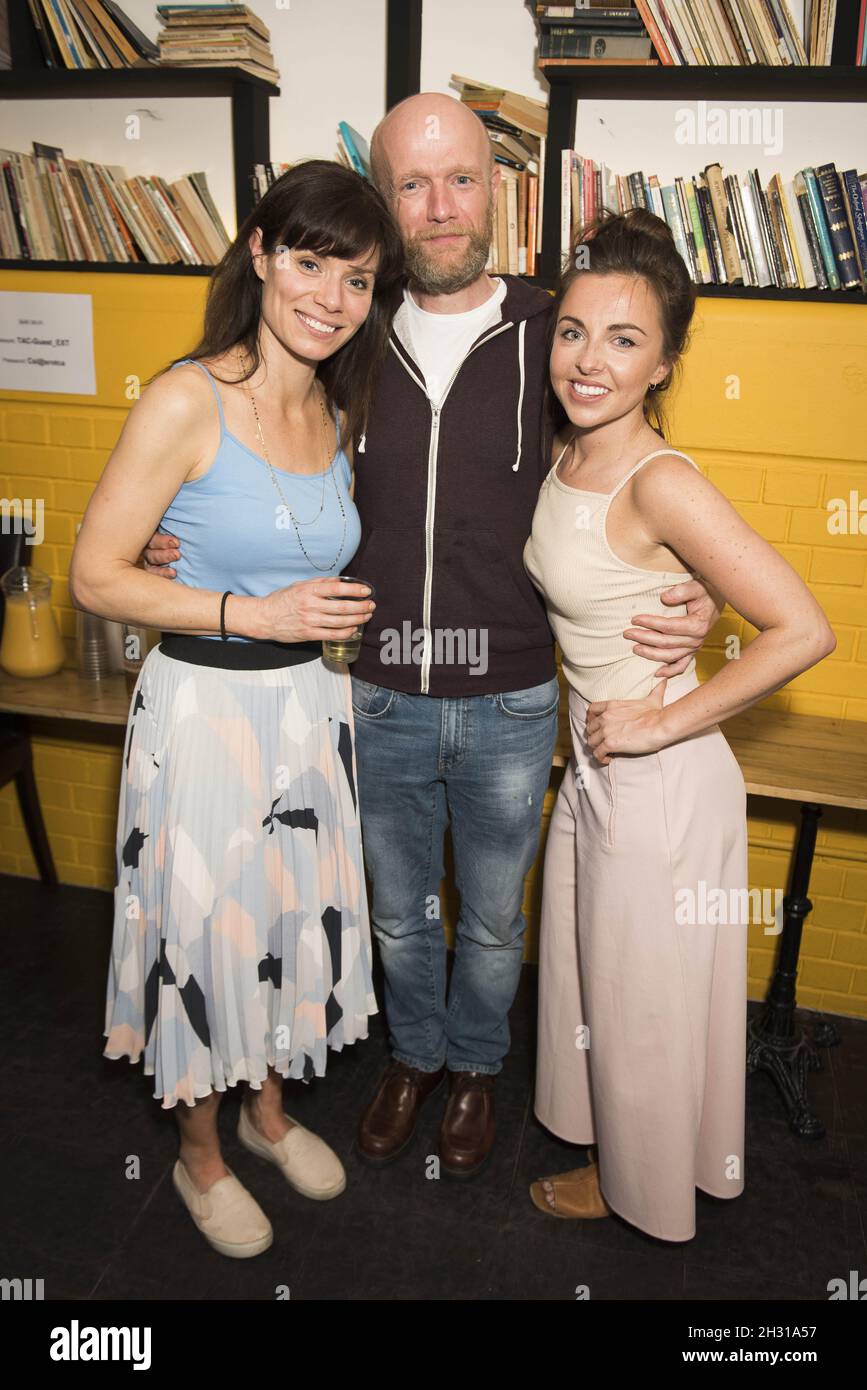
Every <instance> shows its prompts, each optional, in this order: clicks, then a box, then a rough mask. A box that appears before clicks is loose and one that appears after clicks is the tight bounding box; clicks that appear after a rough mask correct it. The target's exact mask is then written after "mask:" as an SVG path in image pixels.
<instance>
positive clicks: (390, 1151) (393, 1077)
mask: <svg viewBox="0 0 867 1390" xmlns="http://www.w3.org/2000/svg"><path fill="white" fill-rule="evenodd" d="M445 1074H446V1069H445V1067H440V1068H439V1070H438V1071H419V1070H418V1068H417V1067H408V1066H406V1064H405V1063H404V1062H396V1061H393V1062H391V1063H390V1064H389V1065H388V1067H387V1068H386V1070H385V1072H384V1074H383V1076H382V1079H381V1080H380V1083H379V1089H378V1090H377V1092H376V1095H375V1096H374V1097H373V1100H372V1101H371V1102H370V1104H369V1105H368V1107H367V1109H366V1110H365V1112H364V1114H363V1115H362V1117H361V1121H360V1123H359V1126H358V1151H359V1154H360V1155H361V1157H362V1158H363V1159H364V1160H365V1162H366V1163H370V1164H373V1165H374V1166H375V1167H380V1166H382V1165H383V1164H385V1163H391V1162H392V1161H393V1160H394V1159H395V1158H398V1157H399V1156H400V1155H401V1154H402V1153H403V1151H404V1149H406V1148H407V1147H408V1145H409V1144H410V1142H411V1140H412V1137H413V1135H414V1134H415V1127H416V1121H417V1120H418V1112H419V1110H420V1109H421V1107H422V1105H423V1104H424V1102H425V1101H426V1100H427V1098H428V1096H430V1095H433V1093H434V1091H436V1090H438V1089H439V1087H440V1085H441V1084H442V1082H443V1079H444V1077H445Z"/></svg>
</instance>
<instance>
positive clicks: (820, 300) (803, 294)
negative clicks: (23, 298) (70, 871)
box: [0, 263, 867, 305]
mask: <svg viewBox="0 0 867 1390" xmlns="http://www.w3.org/2000/svg"><path fill="white" fill-rule="evenodd" d="M0 264H2V263H0ZM522 278H523V279H524V280H526V281H527V282H528V284H531V285H538V286H539V288H540V289H543V290H553V289H555V288H556V280H554V279H553V278H551V277H549V276H546V275H524V276H523V277H522ZM695 292H696V294H697V295H698V297H699V298H700V299H792V300H800V301H802V302H804V303H807V304H861V305H864V304H867V294H865V293H864V291H863V290H819V289H810V290H791V289H780V288H778V287H777V286H776V285H767V286H765V287H762V286H760V285H696V287H695Z"/></svg>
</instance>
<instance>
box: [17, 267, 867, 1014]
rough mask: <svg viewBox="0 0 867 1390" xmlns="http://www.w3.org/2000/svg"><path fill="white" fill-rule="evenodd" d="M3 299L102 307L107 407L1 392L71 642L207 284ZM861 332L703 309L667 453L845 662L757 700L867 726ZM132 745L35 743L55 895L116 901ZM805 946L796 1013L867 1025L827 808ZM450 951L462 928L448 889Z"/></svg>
mask: <svg viewBox="0 0 867 1390" xmlns="http://www.w3.org/2000/svg"><path fill="white" fill-rule="evenodd" d="M0 289H16V290H26V289H32V290H43V291H44V290H56V291H65V292H72V293H87V294H92V295H93V302H94V331H95V349H96V368H97V383H98V387H99V392H98V395H97V396H96V397H95V398H94V399H93V400H90V399H87V400H85V399H83V398H82V397H63V396H42V395H35V394H21V395H12V394H11V393H9V392H2V393H0V494H2V495H3V496H5V497H8V498H11V497H26V496H33V497H43V498H44V499H45V508H46V534H45V544H44V545H43V546H41V547H40V548H39V549H38V551H37V552H36V554H35V555H34V560H35V563H37V564H39V565H41V566H42V568H43V569H46V570H47V571H48V572H49V573H50V574H51V575H52V576H53V578H54V598H55V601H56V611H57V614H58V619H59V622H60V626H61V629H62V631H63V632H64V633H65V634H67V635H72V633H73V632H74V630H75V615H74V612H73V610H72V609H71V607H70V605H69V598H68V593H67V590H66V575H67V572H68V566H69V557H70V554H71V548H72V542H73V537H74V526H75V522H76V521H77V520H79V519H80V517H81V515H82V512H83V510H84V507H85V505H86V502H87V499H88V497H89V496H90V492H91V490H92V487H93V484H94V482H95V481H96V479H97V478H98V477H99V474H100V471H101V469H102V467H103V465H104V463H105V460H106V459H107V457H108V454H109V451H110V449H111V447H112V445H113V443H114V441H115V439H116V438H117V435H118V433H119V430H120V427H121V424H122V422H123V419H124V415H125V412H126V411H127V409H128V408H129V405H130V402H129V400H128V399H127V398H126V395H125V391H126V389H127V383H128V379H129V378H130V377H138V378H139V379H140V380H141V381H142V382H144V381H146V380H147V378H148V376H150V375H151V374H152V373H153V372H154V371H156V370H158V369H159V368H160V367H161V366H162V365H163V364H164V363H165V362H166V361H168V360H170V359H171V358H172V357H175V356H178V355H180V354H181V353H182V352H183V351H184V350H186V349H188V348H189V347H190V346H191V345H192V343H193V341H194V338H195V336H196V332H197V329H198V326H199V323H200V317H201V310H202V306H203V303H204V297H205V291H206V282H205V281H204V280H201V279H195V278H189V279H187V278H178V279H176V278H173V277H169V276H146V277H145V276H142V277H138V276H133V275H121V274H119V275H103V274H70V273H63V272H38V273H37V272H27V271H4V272H2V273H0ZM865 421H867V316H865V312H864V310H863V308H859V307H856V306H854V305H848V304H839V305H837V304H799V303H785V302H773V301H758V302H749V301H746V300H700V301H699V309H698V312H697V314H696V321H695V330H694V334H693V345H692V348H691V350H690V354H689V356H688V358H687V366H686V373H685V384H684V385H683V386H682V387H681V388H680V390H679V392H678V394H677V397H676V399H675V400H674V402H673V405H672V408H671V428H670V431H669V434H670V438H671V439H672V441H673V443H674V444H675V445H676V447H678V448H680V449H683V450H685V451H687V452H688V453H690V454H692V455H693V457H695V459H696V461H697V462H698V463H699V464H700V465H701V466H702V468H703V469H704V471H705V472H706V473H707V474H708V476H709V477H710V478H711V479H712V480H713V481H714V482H715V483H716V484H717V486H719V487H720V488H721V489H722V490H723V491H724V492H725V493H726V494H727V496H728V497H730V498H731V500H732V502H733V503H734V504H735V506H736V507H737V508H738V510H739V511H740V512H741V513H742V515H743V516H745V517H746V518H747V520H749V521H750V523H751V524H752V525H753V526H755V527H756V529H757V530H759V531H760V532H761V534H762V535H764V536H765V537H766V538H767V539H768V540H770V541H771V542H772V543H773V544H774V545H776V546H778V548H779V549H780V550H781V552H782V553H783V554H784V555H785V556H786V558H787V559H788V560H789V562H790V563H791V564H792V565H793V566H794V567H795V568H796V569H797V570H798V572H799V573H800V574H801V575H802V576H803V577H804V578H805V579H806V580H807V582H808V583H809V584H810V587H811V589H812V590H813V592H814V593H815V594H816V596H817V598H818V599H819V601H820V603H821V604H822V605H823V607H824V609H825V611H826V612H827V614H828V616H829V618H830V620H831V623H832V625H833V627H834V630H835V632H836V635H837V643H838V645H837V650H836V651H835V652H834V654H833V656H831V657H830V658H829V659H828V660H827V661H825V662H823V663H822V664H821V665H820V666H819V667H818V668H816V669H814V670H812V671H808V672H806V673H805V674H804V675H803V676H800V677H798V678H797V679H796V680H795V681H793V682H792V683H791V685H790V686H788V687H787V688H786V689H785V690H783V691H780V692H778V693H777V694H776V695H774V696H772V697H771V698H770V699H769V700H767V701H766V702H765V704H766V706H767V707H768V708H777V709H789V710H793V711H795V712H797V713H804V714H825V715H835V716H840V717H843V718H849V719H862V720H863V719H867V534H861V533H860V532H859V531H857V530H855V531H854V532H852V533H850V534H842V535H833V534H831V533H830V531H829V529H828V516H829V513H828V502H829V501H830V500H831V499H833V498H844V499H847V500H848V499H849V496H850V493H852V492H854V493H855V494H856V499H857V500H860V499H863V500H864V506H865V510H864V512H863V513H862V514H861V515H862V516H863V522H862V524H863V527H864V530H865V532H867V445H865ZM732 635H736V636H738V637H739V638H741V639H742V640H747V639H748V638H749V636H751V635H752V630H751V629H750V628H749V625H748V624H746V623H745V622H744V621H743V620H742V619H740V618H738V617H737V615H736V614H733V613H731V612H727V613H726V614H724V615H723V618H722V619H721V621H720V623H719V626H718V629H717V631H716V632H715V633H714V634H713V638H712V640H711V641H710V642H709V644H708V646H707V648H706V650H705V652H704V653H703V656H702V660H701V664H700V668H699V670H700V674H701V675H702V676H703V677H705V678H706V677H708V676H710V675H711V674H712V672H713V671H714V670H715V669H716V668H717V667H718V665H719V664H720V663H721V662H722V661H723V660H724V659H725V643H726V638H727V637H730V636H732ZM122 738H123V733H122V730H108V729H97V728H95V726H93V725H89V726H85V725H75V726H71V725H68V724H64V723H51V724H49V723H47V722H44V723H41V724H40V725H39V726H38V728H37V730H36V732H35V735H34V755H35V761H36V772H37V778H38V782H39V788H40V793H41V796H42V801H43V805H44V808H45V815H46V821H47V823H48V830H49V834H50V836H51V842H52V846H53V849H54V854H55V858H56V860H57V864H58V870H59V873H60V877H61V878H62V880H63V881H64V882H66V883H79V884H88V885H93V886H98V887H103V888H111V887H112V886H113V882H114V839H113V836H114V823H115V811H116V802H117V786H118V777H119V768H120V748H121V746H122ZM558 780H559V778H558V776H557V775H556V774H555V777H554V778H553V779H552V789H551V790H550V791H549V794H548V796H547V798H546V803H545V808H544V815H543V830H542V848H541V849H540V854H539V857H538V859H537V861H536V864H535V865H534V867H533V870H532V871H531V873H530V874H529V875H528V879H527V885H526V892H525V900H524V908H525V912H526V914H527V918H528V924H529V927H528V933H527V948H526V955H527V958H528V959H535V957H536V944H537V933H538V918H539V898H540V890H541V873H540V869H541V858H542V851H543V849H544V839H545V830H546V827H547V821H548V817H549V816H550V812H551V808H552V805H553V800H554V794H555V791H556V786H557V783H558ZM796 820H797V805H796V803H783V802H779V801H774V800H770V799H766V798H751V800H750V885H751V887H758V888H769V889H775V888H785V887H786V886H787V875H788V865H789V858H790V854H791V848H792V844H793V841H794V833H795V827H796ZM820 827H821V828H820V831H819V837H818V845H817V853H816V860H815V866H814V870H813V878H812V884H811V893H812V900H813V904H814V906H813V912H812V913H811V915H810V917H809V919H808V922H807V926H806V929H805V933H804V942H803V947H802V951H801V970H800V976H799V995H798V997H799V1001H800V1002H801V1003H802V1004H804V1005H806V1006H809V1007H815V1008H823V1009H827V1010H829V1011H831V1012H837V1013H843V1014H852V1015H857V1016H859V1017H867V834H865V832H867V813H864V812H847V811H843V810H836V809H828V810H826V811H825V813H824V815H823V818H822V820H821V822H820ZM0 843H2V849H0V871H5V872H9V873H18V874H26V875H33V874H34V873H35V866H34V864H33V861H32V858H31V856H30V852H29V848H28V845H27V840H26V836H25V834H24V830H23V827H22V825H21V820H20V816H19V813H18V807H17V802H16V800H15V795H14V791H13V790H12V789H11V788H9V787H7V788H5V789H4V790H3V791H2V792H0ZM444 898H445V915H446V920H447V923H448V930H449V935H450V937H451V936H452V924H453V922H454V919H455V913H456V899H455V895H454V892H453V891H449V890H447V891H446V892H445V895H444ZM777 941H778V938H777V937H776V936H772V935H764V933H763V930H762V927H761V926H754V927H751V929H750V952H749V981H750V995H751V997H753V998H760V997H762V996H763V995H764V993H765V990H766V987H767V983H768V980H769V978H770V972H771V969H772V964H773V960H774V956H775V952H776V946H777Z"/></svg>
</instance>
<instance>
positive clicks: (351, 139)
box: [337, 121, 370, 179]
mask: <svg viewBox="0 0 867 1390" xmlns="http://www.w3.org/2000/svg"><path fill="white" fill-rule="evenodd" d="M337 136H338V143H337V157H338V159H339V160H340V162H341V164H346V165H348V167H349V168H350V169H354V170H355V172H356V173H357V174H363V175H364V177H365V178H367V179H369V178H370V147H369V145H368V143H367V141H366V140H365V139H364V137H363V136H362V135H359V133H358V131H357V130H353V128H352V126H351V125H347V124H346V121H341V122H340V123H339V125H338V127H337Z"/></svg>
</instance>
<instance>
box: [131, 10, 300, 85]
mask: <svg viewBox="0 0 867 1390" xmlns="http://www.w3.org/2000/svg"><path fill="white" fill-rule="evenodd" d="M157 14H158V15H159V17H160V19H161V20H162V22H163V24H164V25H165V28H163V29H161V30H160V32H159V34H158V35H157V40H158V42H159V46H160V47H159V53H160V62H161V63H165V64H169V65H171V66H172V67H183V68H243V70H244V72H249V73H250V74H251V75H252V76H253V77H262V78H264V80H265V81H266V82H277V81H278V80H279V77H280V74H279V72H278V71H277V69H276V67H275V66H274V57H273V54H272V53H271V49H270V47H269V45H270V41H271V35H270V33H269V31H268V29H267V28H266V27H265V25H264V24H263V23H262V21H261V19H260V18H259V16H258V15H256V14H254V13H253V11H252V10H251V9H248V7H247V6H246V5H207V4H205V5H157Z"/></svg>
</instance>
